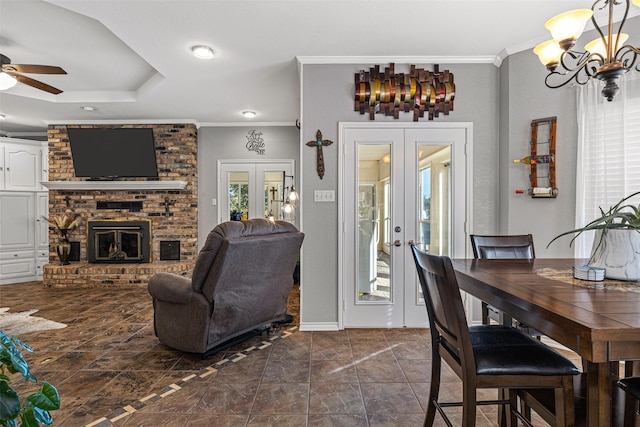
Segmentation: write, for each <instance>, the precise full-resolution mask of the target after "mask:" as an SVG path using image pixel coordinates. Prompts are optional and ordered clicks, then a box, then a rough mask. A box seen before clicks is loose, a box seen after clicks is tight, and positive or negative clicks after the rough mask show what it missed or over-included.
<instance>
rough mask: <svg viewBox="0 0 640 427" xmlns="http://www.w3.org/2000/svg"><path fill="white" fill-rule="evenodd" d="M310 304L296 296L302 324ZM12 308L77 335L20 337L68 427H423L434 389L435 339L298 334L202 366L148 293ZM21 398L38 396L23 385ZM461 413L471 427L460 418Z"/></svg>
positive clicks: (1, 297)
mask: <svg viewBox="0 0 640 427" xmlns="http://www.w3.org/2000/svg"><path fill="white" fill-rule="evenodd" d="M298 302H299V289H298V288H297V287H295V288H294V292H292V295H291V297H290V313H291V314H293V315H294V318H295V321H296V322H297V320H298V312H299V309H298ZM0 306H2V307H10V308H11V311H24V310H28V309H32V308H37V309H38V310H39V311H38V312H37V313H35V314H34V316H40V317H44V318H47V319H50V320H54V321H57V322H63V323H66V324H67V325H68V327H67V328H65V329H59V330H53V331H42V332H34V333H30V334H26V335H23V336H21V337H20V338H21V339H23V340H24V341H25V342H26V343H27V344H29V345H31V346H32V347H33V348H34V349H35V350H36V352H35V354H33V355H27V359H28V361H29V363H30V366H31V367H32V370H33V373H34V374H35V375H36V377H37V378H38V380H39V381H44V380H46V381H49V382H50V383H52V384H53V385H55V386H56V387H57V388H58V390H59V392H60V394H61V398H62V409H61V410H59V411H55V412H53V414H52V415H53V417H54V425H56V426H73V427H75V426H83V425H93V426H107V425H115V426H126V427H131V426H234V427H235V426H350V427H351V426H419V425H422V422H423V420H424V408H425V404H426V400H427V395H428V387H429V380H430V377H431V373H430V363H429V358H430V343H429V341H430V340H429V335H428V330H425V329H350V330H345V331H335V332H299V331H297V332H295V331H296V327H295V323H294V324H293V325H289V326H287V327H285V328H283V330H282V331H281V332H280V333H278V334H276V335H274V336H260V337H256V338H253V339H251V340H249V341H247V342H245V343H243V344H240V345H238V346H236V347H235V348H231V349H229V350H227V351H224V352H221V353H218V354H216V355H214V356H212V357H210V358H209V359H206V360H201V359H200V358H199V357H198V356H196V355H190V354H184V353H181V352H178V351H175V350H172V349H170V348H168V347H166V346H164V345H162V344H160V343H159V342H158V340H157V338H156V337H155V336H154V334H153V308H152V304H151V297H150V296H149V295H148V293H147V291H146V287H143V286H141V287H130V288H113V289H109V288H85V289H61V288H56V289H51V288H44V287H43V286H42V284H41V283H37V282H33V283H27V284H16V285H4V286H0ZM291 332H294V333H291ZM265 343H267V344H265ZM268 344H271V345H268ZM14 386H16V388H18V389H24V390H32V389H34V388H35V387H34V386H33V385H32V384H25V383H23V382H22V380H21V379H14ZM482 394H483V396H482V397H492V396H494V395H495V393H494V392H493V391H491V390H489V391H483V392H482ZM441 395H443V396H448V397H450V399H451V400H459V399H460V395H461V383H460V381H459V380H458V379H457V377H456V376H455V374H454V373H453V372H451V371H450V370H449V369H448V368H445V370H444V371H443V384H442V391H441ZM450 411H451V412H450V413H452V414H453V421H454V423H458V424H459V423H460V418H459V417H458V416H457V415H456V414H457V413H459V410H458V411H457V410H456V409H451V410H450ZM448 412H449V410H448ZM496 412H497V409H496V408H495V407H483V408H482V409H480V410H479V411H478V417H477V418H478V424H477V425H478V426H479V427H485V426H495V425H496ZM436 421H437V422H436V425H439V426H440V425H444V423H443V422H442V420H440V419H439V418H438V419H437V420H436Z"/></svg>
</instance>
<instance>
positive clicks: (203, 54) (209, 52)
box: [191, 45, 213, 59]
mask: <svg viewBox="0 0 640 427" xmlns="http://www.w3.org/2000/svg"><path fill="white" fill-rule="evenodd" d="M191 53H193V56H195V57H196V58H200V59H211V58H213V49H211V48H210V47H209V46H204V45H198V46H193V47H192V48H191Z"/></svg>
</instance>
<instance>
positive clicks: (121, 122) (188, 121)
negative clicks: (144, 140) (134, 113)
mask: <svg viewBox="0 0 640 427" xmlns="http://www.w3.org/2000/svg"><path fill="white" fill-rule="evenodd" d="M43 122H44V124H46V125H47V126H49V125H166V124H170V125H175V124H193V125H196V128H199V127H200V122H198V121H197V120H192V119H129V120H75V119H59V120H43Z"/></svg>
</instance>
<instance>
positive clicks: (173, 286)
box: [148, 273, 193, 304]
mask: <svg viewBox="0 0 640 427" xmlns="http://www.w3.org/2000/svg"><path fill="white" fill-rule="evenodd" d="M148 289H149V293H150V294H151V296H152V297H153V298H155V299H158V300H160V301H166V302H170V303H174V304H187V303H188V302H189V301H191V298H192V295H193V289H192V288H191V279H189V278H186V277H183V276H178V275H177V274H172V273H158V274H155V275H154V276H153V277H152V278H151V279H150V280H149V286H148Z"/></svg>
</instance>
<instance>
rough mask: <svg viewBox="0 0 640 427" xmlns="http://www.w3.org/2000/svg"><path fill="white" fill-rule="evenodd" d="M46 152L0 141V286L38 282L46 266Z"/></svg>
mask: <svg viewBox="0 0 640 427" xmlns="http://www.w3.org/2000/svg"><path fill="white" fill-rule="evenodd" d="M46 152H47V146H46V143H45V142H38V141H22V140H17V139H13V138H0V284H6V283H19V282H27V281H32V280H40V279H42V266H43V265H44V264H46V263H48V260H49V227H48V224H47V223H46V221H44V220H43V219H42V215H47V216H48V210H49V194H48V192H47V191H46V189H44V188H43V187H42V186H41V184H40V182H41V181H43V174H46V169H47V165H46V164H45V163H44V162H45V159H46V158H47V154H46ZM44 180H46V178H44ZM43 189H44V190H45V191H43Z"/></svg>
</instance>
